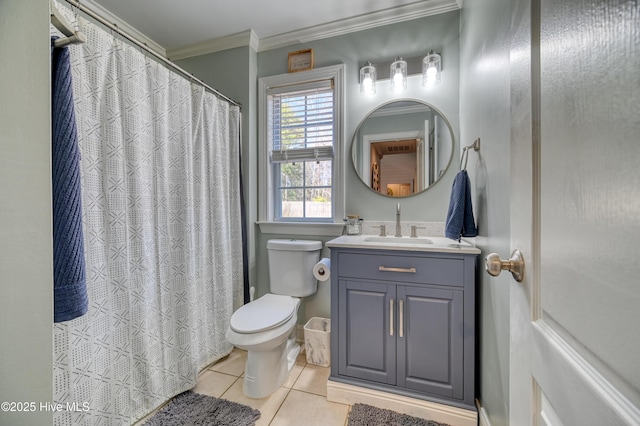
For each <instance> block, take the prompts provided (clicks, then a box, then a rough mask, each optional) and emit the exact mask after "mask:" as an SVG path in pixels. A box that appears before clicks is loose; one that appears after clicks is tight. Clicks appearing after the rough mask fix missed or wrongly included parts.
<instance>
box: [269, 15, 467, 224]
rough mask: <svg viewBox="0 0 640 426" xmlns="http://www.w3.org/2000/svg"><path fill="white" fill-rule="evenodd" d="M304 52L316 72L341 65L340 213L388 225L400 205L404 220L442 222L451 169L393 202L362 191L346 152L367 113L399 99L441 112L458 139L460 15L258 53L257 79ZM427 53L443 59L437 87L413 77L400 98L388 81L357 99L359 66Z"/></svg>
mask: <svg viewBox="0 0 640 426" xmlns="http://www.w3.org/2000/svg"><path fill="white" fill-rule="evenodd" d="M305 48H313V51H314V56H315V67H316V68H319V67H323V66H328V65H335V64H339V63H344V64H345V70H346V88H345V89H346V90H345V93H346V104H347V105H346V113H345V114H346V126H345V134H346V140H344V141H342V145H343V155H345V156H346V157H345V159H346V161H345V172H346V173H345V182H346V186H345V196H346V206H345V208H346V212H345V213H346V214H358V215H360V216H361V217H363V218H364V219H365V220H368V219H369V220H393V219H394V206H395V204H396V202H397V201H401V203H402V211H403V220H413V221H432V222H443V221H444V220H445V218H446V213H447V208H448V202H449V192H450V190H451V182H452V180H453V176H454V175H455V172H456V170H454V168H450V169H449V171H448V173H447V175H446V176H445V177H444V179H443V180H442V181H441V182H439V183H438V184H436V185H435V186H434V187H433V188H430V189H429V190H428V191H427V192H425V193H423V194H419V195H416V196H413V197H408V198H403V199H401V200H398V199H393V198H387V197H383V196H380V195H377V194H375V193H373V192H372V191H369V190H368V189H367V188H366V187H365V186H364V184H363V183H362V182H361V181H360V179H359V178H358V176H357V175H356V173H355V171H354V169H353V166H352V164H351V159H350V157H349V152H350V151H349V150H350V147H351V138H352V136H353V134H354V132H355V130H356V128H357V127H358V124H359V123H360V121H362V119H363V118H364V117H365V116H366V115H367V114H368V113H369V112H371V111H372V110H373V109H375V108H376V107H377V106H378V105H380V104H382V103H385V102H388V101H391V100H395V99H399V98H403V97H404V98H415V99H420V100H422V101H425V102H427V103H430V104H432V105H433V106H434V107H436V108H437V109H439V110H440V111H442V113H443V114H444V115H445V116H446V117H447V118H448V119H449V120H450V122H451V125H452V127H453V128H454V132H455V136H456V140H457V139H458V121H459V110H458V101H459V99H458V98H459V56H460V50H459V49H460V47H459V11H454V12H448V13H444V14H440V15H436V16H430V17H426V18H421V19H416V20H412V21H407V22H403V23H399V24H392V25H386V26H383V27H378V28H374V29H370V30H365V31H360V32H356V33H351V34H346V35H342V36H338V37H332V38H328V39H323V40H317V41H313V42H309V43H306V44H297V45H292V46H287V47H285V48H281V49H274V50H269V51H266V52H261V53H259V54H258V77H266V76H270V75H276V74H282V73H286V72H287V53H288V52H291V51H293V50H299V49H305ZM431 49H433V50H435V51H437V52H439V53H441V54H442V63H443V69H442V84H441V85H440V86H438V87H437V88H435V89H431V90H427V89H425V88H423V87H422V85H421V77H420V76H415V77H409V81H408V88H407V91H406V92H405V93H404V94H402V95H397V94H393V93H391V92H390V91H389V89H388V81H386V82H380V83H379V86H378V90H377V93H376V95H375V96H373V97H368V96H363V95H360V86H359V83H358V72H359V69H360V67H361V66H362V65H363V64H364V62H366V61H371V62H372V63H374V64H375V63H376V62H384V61H390V60H393V59H394V58H395V57H396V56H397V55H400V56H403V57H405V58H410V57H415V56H426V54H427V53H428V51H429V50H431ZM456 152H457V151H456ZM454 157H456V155H455V153H454Z"/></svg>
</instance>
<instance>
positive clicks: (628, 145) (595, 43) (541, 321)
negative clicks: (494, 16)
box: [501, 0, 640, 426]
mask: <svg viewBox="0 0 640 426" xmlns="http://www.w3.org/2000/svg"><path fill="white" fill-rule="evenodd" d="M511 5H512V11H513V12H512V14H513V19H512V40H513V42H512V49H511V72H512V78H511V81H512V85H511V86H512V99H511V104H512V105H511V110H512V112H511V114H512V137H511V139H512V141H511V170H512V177H513V179H512V183H511V194H510V200H511V215H510V220H511V247H512V249H520V250H521V251H522V252H523V254H524V256H525V262H526V270H525V280H524V281H523V282H522V283H517V282H515V281H514V280H512V281H510V282H511V284H510V285H511V291H510V294H511V296H510V299H511V306H510V317H511V318H510V336H511V337H510V384H509V393H510V395H509V417H510V419H509V424H510V425H513V426H518V425H529V424H532V425H565V426H574V425H580V426H582V425H606V426H609V425H618V424H620V425H624V424H633V425H639V424H640V409H639V407H640V241H639V237H640V11H639V10H638V8H639V5H638V2H637V1H623V0H620V1H614V0H599V1H596V2H583V1H558V0H533V1H525V0H514V1H512V2H511ZM538 47H539V49H538ZM529 83H531V84H530V85H529ZM501 254H502V255H503V256H502V257H503V258H504V257H508V254H509V253H504V254H503V253H501ZM503 273H507V272H503Z"/></svg>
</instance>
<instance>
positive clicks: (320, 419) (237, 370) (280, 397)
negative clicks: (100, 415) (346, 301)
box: [140, 348, 351, 426]
mask: <svg viewBox="0 0 640 426" xmlns="http://www.w3.org/2000/svg"><path fill="white" fill-rule="evenodd" d="M246 359H247V353H246V352H245V351H243V350H240V349H237V348H236V349H234V350H233V352H231V354H230V355H229V356H228V357H226V358H224V359H222V360H221V361H219V362H217V363H216V364H213V365H211V366H209V367H208V368H207V369H206V370H204V371H203V372H202V373H200V375H199V376H198V383H197V385H196V387H195V388H193V389H192V390H193V392H196V393H201V394H205V395H210V396H214V397H216V398H224V399H227V400H230V401H235V402H239V403H241V404H245V405H248V406H250V407H252V408H254V409H257V410H260V412H261V413H262V415H261V416H260V419H259V420H258V421H257V422H256V426H287V425H296V426H297V425H300V424H304V425H305V426H315V425H318V426H345V425H346V424H347V417H348V414H349V409H350V408H351V407H350V406H349V405H344V404H337V403H334V402H329V401H327V398H326V396H327V378H328V377H329V370H330V369H329V368H328V367H318V366H316V365H312V364H307V360H306V357H305V355H304V354H300V355H299V356H298V359H297V362H296V365H295V366H294V367H293V370H292V371H291V373H290V375H289V379H288V381H287V382H286V383H285V384H284V386H282V387H281V388H280V389H278V390H277V391H276V392H274V393H273V394H272V395H270V396H268V397H266V398H261V399H251V398H247V397H246V396H244V394H243V393H242V380H243V379H242V375H243V373H244V365H245V361H246ZM301 419H304V423H301ZM143 420H144V419H143ZM141 423H143V422H140V424H141Z"/></svg>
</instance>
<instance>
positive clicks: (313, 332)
mask: <svg viewBox="0 0 640 426" xmlns="http://www.w3.org/2000/svg"><path fill="white" fill-rule="evenodd" d="M330 338H331V320H330V319H328V318H320V317H313V318H311V319H310V320H309V321H307V323H306V324H305V325H304V350H305V352H306V353H307V363H309V364H314V365H319V366H320V367H329V365H331V352H330V346H329V341H330Z"/></svg>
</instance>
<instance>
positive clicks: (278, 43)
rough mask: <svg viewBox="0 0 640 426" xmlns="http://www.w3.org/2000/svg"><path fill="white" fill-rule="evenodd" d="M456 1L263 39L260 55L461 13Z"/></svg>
mask: <svg viewBox="0 0 640 426" xmlns="http://www.w3.org/2000/svg"><path fill="white" fill-rule="evenodd" d="M458 9H459V6H458V4H457V2H456V0H429V1H420V2H416V3H411V4H408V5H405V6H400V7H394V8H391V9H385V10H381V11H379V12H372V13H367V14H365V15H360V16H355V17H353V18H347V19H342V20H339V21H334V22H330V23H328V24H322V25H317V26H314V27H309V28H304V29H302V30H298V31H292V32H289V33H284V34H279V35H275V36H271V37H265V38H262V39H260V46H259V48H258V52H263V51H266V50H271V49H277V48H280V47H285V46H289V45H292V44H297V43H308V42H310V41H314V40H322V39H325V38H330V37H336V36H339V35H344V34H349V33H354V32H357V31H363V30H368V29H371V28H376V27H381V26H384V25H389V24H396V23H398V22H404V21H410V20H413V19H418V18H424V17H426V16H431V15H437V14H440V13H445V12H450V11H453V10H458Z"/></svg>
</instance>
